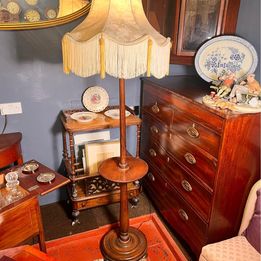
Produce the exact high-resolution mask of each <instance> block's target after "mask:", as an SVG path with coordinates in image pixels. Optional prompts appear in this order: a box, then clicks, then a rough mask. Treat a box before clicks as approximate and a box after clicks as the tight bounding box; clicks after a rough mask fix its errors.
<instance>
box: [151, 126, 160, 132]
mask: <svg viewBox="0 0 261 261" xmlns="http://www.w3.org/2000/svg"><path fill="white" fill-rule="evenodd" d="M150 131H151V132H152V133H156V134H158V133H159V130H158V128H157V127H156V126H151V127H150Z"/></svg>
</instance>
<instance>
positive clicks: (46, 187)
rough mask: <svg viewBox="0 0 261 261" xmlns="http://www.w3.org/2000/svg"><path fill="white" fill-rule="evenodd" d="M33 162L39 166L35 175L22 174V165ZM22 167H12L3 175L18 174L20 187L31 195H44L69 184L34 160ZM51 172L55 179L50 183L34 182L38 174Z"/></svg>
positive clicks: (66, 180)
mask: <svg viewBox="0 0 261 261" xmlns="http://www.w3.org/2000/svg"><path fill="white" fill-rule="evenodd" d="M31 162H35V163H37V164H38V165H39V168H38V169H37V170H36V171H35V173H23V171H22V167H23V165H24V164H27V163H31ZM24 164H23V165H17V166H13V167H11V168H8V169H6V170H4V171H3V173H5V174H6V173H8V172H10V171H17V172H18V176H19V177H18V180H19V181H20V186H21V187H22V188H24V189H25V190H27V191H28V192H30V194H33V195H40V196H43V195H46V194H48V193H49V192H52V191H54V190H55V189H58V188H60V187H62V186H64V185H66V184H68V183H69V182H70V180H69V179H68V178H66V177H64V176H62V175H61V174H59V173H58V172H56V171H54V170H52V169H50V168H48V167H46V166H45V165H43V164H41V163H40V162H38V161H36V160H30V161H28V162H26V163H24ZM46 172H51V173H54V175H55V179H54V180H53V181H52V182H51V183H40V182H38V181H37V180H36V178H37V176H38V175H39V174H40V173H46Z"/></svg>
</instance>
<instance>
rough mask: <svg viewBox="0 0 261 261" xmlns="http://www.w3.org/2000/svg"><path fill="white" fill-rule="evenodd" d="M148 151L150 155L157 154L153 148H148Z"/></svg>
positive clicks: (154, 155)
mask: <svg viewBox="0 0 261 261" xmlns="http://www.w3.org/2000/svg"><path fill="white" fill-rule="evenodd" d="M149 153H150V156H151V157H156V156H157V153H156V151H155V150H154V149H149Z"/></svg>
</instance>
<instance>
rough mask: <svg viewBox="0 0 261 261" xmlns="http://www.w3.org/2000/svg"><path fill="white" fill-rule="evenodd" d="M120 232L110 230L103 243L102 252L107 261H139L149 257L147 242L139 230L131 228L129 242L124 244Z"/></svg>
mask: <svg viewBox="0 0 261 261" xmlns="http://www.w3.org/2000/svg"><path fill="white" fill-rule="evenodd" d="M119 233H120V232H119V230H117V229H114V230H110V231H109V232H108V233H107V234H106V235H105V236H104V237H103V239H102V241H101V246H100V247H101V252H102V254H103V257H104V260H106V261H122V260H128V261H138V260H141V259H143V258H144V257H146V255H147V240H146V237H145V235H144V234H143V233H142V232H141V231H140V230H138V229H136V228H134V227H130V228H129V231H128V234H129V240H128V241H127V242H123V241H121V240H120V237H119Z"/></svg>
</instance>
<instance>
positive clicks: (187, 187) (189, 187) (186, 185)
mask: <svg viewBox="0 0 261 261" xmlns="http://www.w3.org/2000/svg"><path fill="white" fill-rule="evenodd" d="M181 185H182V187H183V189H185V190H186V191H187V192H191V191H192V186H191V185H190V184H189V182H188V181H187V180H185V179H184V180H182V181H181Z"/></svg>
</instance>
